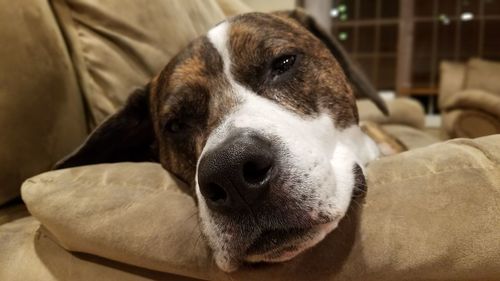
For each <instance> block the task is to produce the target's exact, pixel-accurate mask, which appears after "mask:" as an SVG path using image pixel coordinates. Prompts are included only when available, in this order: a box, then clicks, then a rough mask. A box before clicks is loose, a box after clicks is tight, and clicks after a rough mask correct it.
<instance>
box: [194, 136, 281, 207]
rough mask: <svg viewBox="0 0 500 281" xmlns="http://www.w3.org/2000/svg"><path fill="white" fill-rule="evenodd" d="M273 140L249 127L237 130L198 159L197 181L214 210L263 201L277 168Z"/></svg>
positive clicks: (248, 205)
mask: <svg viewBox="0 0 500 281" xmlns="http://www.w3.org/2000/svg"><path fill="white" fill-rule="evenodd" d="M275 158H276V153H275V149H274V148H273V145H272V143H271V142H270V141H269V140H267V139H266V138H264V137H263V136H261V135H259V134H258V133H257V132H255V131H252V130H243V129H240V130H236V131H233V132H232V134H231V135H230V136H228V137H227V138H226V139H225V141H223V142H222V143H220V144H219V145H218V146H217V147H215V148H214V149H212V150H211V151H210V152H207V153H206V154H205V155H203V157H202V158H201V159H200V164H199V167H198V184H199V188H200V192H201V194H202V195H203V198H204V200H205V202H206V204H207V206H208V207H209V208H210V209H211V210H212V211H215V212H234V211H239V210H241V209H251V208H252V206H254V205H255V204H256V203H257V202H259V201H261V200H265V197H266V194H268V192H269V188H270V182H271V181H272V180H273V177H274V175H276V172H277V170H278V167H277V162H276V161H275Z"/></svg>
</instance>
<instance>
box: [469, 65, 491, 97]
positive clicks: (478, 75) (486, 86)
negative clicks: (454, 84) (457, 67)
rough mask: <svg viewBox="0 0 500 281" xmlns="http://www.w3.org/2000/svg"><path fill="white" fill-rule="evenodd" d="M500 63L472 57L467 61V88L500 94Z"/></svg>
mask: <svg viewBox="0 0 500 281" xmlns="http://www.w3.org/2000/svg"><path fill="white" fill-rule="evenodd" d="M499 75H500V63H499V62H491V61H485V60H482V59H471V60H469V62H468V63H467V74H466V77H465V83H464V88H465V89H480V90H484V91H487V92H490V93H492V94H495V95H497V96H500V81H499V78H498V77H499Z"/></svg>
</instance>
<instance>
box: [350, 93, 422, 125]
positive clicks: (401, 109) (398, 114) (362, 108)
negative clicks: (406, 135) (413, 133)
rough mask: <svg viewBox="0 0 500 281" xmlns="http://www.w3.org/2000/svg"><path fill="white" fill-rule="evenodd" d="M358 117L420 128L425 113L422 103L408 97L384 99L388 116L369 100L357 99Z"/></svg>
mask: <svg viewBox="0 0 500 281" xmlns="http://www.w3.org/2000/svg"><path fill="white" fill-rule="evenodd" d="M356 103H357V105H358V111H359V119H360V120H362V121H364V120H366V121H372V122H375V123H378V124H400V125H406V126H410V127H413V128H416V129H422V128H423V127H424V123H425V113H424V109H423V107H422V105H420V103H418V102H417V101H415V100H412V99H410V98H396V99H394V100H388V101H386V104H387V108H388V109H389V116H385V115H384V114H383V113H382V112H380V110H378V109H377V107H376V106H375V104H374V103H373V102H371V101H369V100H358V101H357V102H356Z"/></svg>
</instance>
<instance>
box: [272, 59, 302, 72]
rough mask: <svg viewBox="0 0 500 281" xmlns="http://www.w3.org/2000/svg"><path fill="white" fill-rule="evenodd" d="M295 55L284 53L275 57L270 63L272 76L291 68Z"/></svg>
mask: <svg viewBox="0 0 500 281" xmlns="http://www.w3.org/2000/svg"><path fill="white" fill-rule="evenodd" d="M296 59H297V56H295V55H284V56H281V57H278V58H277V59H275V60H274V61H273V62H272V64H271V74H272V75H273V76H278V75H281V74H283V73H285V72H287V71H288V70H290V69H291V68H292V66H293V65H294V64H295V60H296Z"/></svg>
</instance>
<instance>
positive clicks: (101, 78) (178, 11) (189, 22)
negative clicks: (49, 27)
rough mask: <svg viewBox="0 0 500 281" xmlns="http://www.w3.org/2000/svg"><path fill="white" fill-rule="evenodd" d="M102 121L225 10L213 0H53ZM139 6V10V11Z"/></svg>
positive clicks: (94, 117) (94, 111) (81, 77)
mask: <svg viewBox="0 0 500 281" xmlns="http://www.w3.org/2000/svg"><path fill="white" fill-rule="evenodd" d="M52 3H53V6H54V10H55V13H56V16H57V18H58V19H59V22H60V25H61V28H62V30H63V31H64V34H65V36H66V38H67V44H68V45H69V48H70V49H71V50H72V59H73V63H74V64H75V66H76V69H77V73H78V76H79V80H80V83H81V85H82V89H83V91H84V94H85V97H86V98H87V100H88V102H89V104H90V109H91V113H92V120H91V121H92V124H93V125H95V124H97V123H100V122H101V121H102V120H103V119H105V118H106V117H107V116H109V115H110V114H112V113H114V112H115V111H116V110H117V108H119V107H121V106H122V105H123V104H124V101H125V100H126V98H127V97H128V95H129V94H130V93H131V92H132V91H133V90H134V89H135V88H137V87H142V86H144V85H145V84H146V83H148V82H149V81H150V80H151V78H153V77H154V76H155V75H157V74H158V73H159V71H160V70H161V69H162V68H163V67H164V66H165V65H166V64H167V63H168V61H169V60H170V59H171V58H172V57H173V56H174V55H176V54H177V53H178V52H179V51H180V50H181V49H182V48H184V47H186V46H187V45H188V44H189V42H191V40H193V39H194V38H196V37H198V36H199V35H201V34H204V33H205V32H206V31H208V29H209V28H210V27H212V26H213V25H215V24H216V23H217V22H219V21H221V20H223V19H224V17H225V15H224V13H223V11H222V10H221V9H220V7H219V6H218V4H217V2H216V1H215V0H205V1H197V0H184V1H177V0H162V1H148V0H120V1H99V0H52ZM138 11H140V12H138Z"/></svg>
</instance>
